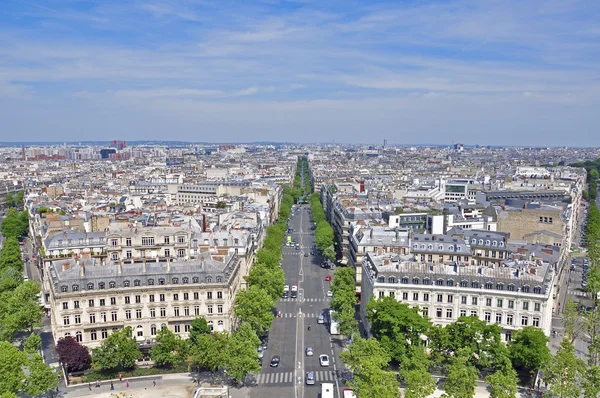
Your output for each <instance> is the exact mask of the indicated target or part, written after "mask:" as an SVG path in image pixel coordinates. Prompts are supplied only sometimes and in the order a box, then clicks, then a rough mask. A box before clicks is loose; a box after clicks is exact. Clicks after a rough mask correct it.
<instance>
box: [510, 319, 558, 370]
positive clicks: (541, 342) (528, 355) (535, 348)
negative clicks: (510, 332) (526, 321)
mask: <svg viewBox="0 0 600 398" xmlns="http://www.w3.org/2000/svg"><path fill="white" fill-rule="evenodd" d="M547 344H548V338H547V337H546V335H545V334H544V332H543V331H542V330H541V329H538V328H535V327H533V326H527V327H525V328H523V329H521V330H519V331H517V332H516V333H515V334H514V336H513V339H512V340H511V342H510V343H509V345H508V348H509V351H510V359H511V361H512V363H513V365H514V367H515V368H523V369H525V370H527V371H529V372H531V373H533V372H535V371H537V370H539V369H541V368H542V365H543V364H544V363H546V362H547V361H548V359H549V358H550V349H549V348H548V345H547Z"/></svg>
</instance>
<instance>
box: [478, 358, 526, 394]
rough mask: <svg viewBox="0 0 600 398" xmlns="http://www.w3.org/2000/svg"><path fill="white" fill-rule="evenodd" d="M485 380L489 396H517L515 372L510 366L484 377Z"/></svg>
mask: <svg viewBox="0 0 600 398" xmlns="http://www.w3.org/2000/svg"><path fill="white" fill-rule="evenodd" d="M509 364H510V363H509ZM485 381H486V382H487V383H488V384H489V385H490V397H491V398H515V397H516V396H517V383H518V378H517V372H516V371H515V370H514V369H513V368H512V367H510V368H507V369H504V370H499V371H497V372H495V373H492V374H491V375H489V376H488V377H486V378H485Z"/></svg>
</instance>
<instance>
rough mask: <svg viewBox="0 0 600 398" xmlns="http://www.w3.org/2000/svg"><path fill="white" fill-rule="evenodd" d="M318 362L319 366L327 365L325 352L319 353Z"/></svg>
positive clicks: (327, 358)
mask: <svg viewBox="0 0 600 398" xmlns="http://www.w3.org/2000/svg"><path fill="white" fill-rule="evenodd" d="M319 363H320V364H321V366H329V357H328V356H327V355H325V354H323V355H319Z"/></svg>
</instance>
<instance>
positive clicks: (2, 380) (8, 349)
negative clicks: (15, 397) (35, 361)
mask: <svg viewBox="0 0 600 398" xmlns="http://www.w3.org/2000/svg"><path fill="white" fill-rule="evenodd" d="M24 366H25V354H24V353H23V352H21V351H19V350H18V349H17V348H16V347H15V346H13V345H12V344H10V343H9V342H7V341H0V396H2V397H4V395H5V394H8V393H17V392H18V391H19V390H20V389H21V388H22V386H23V380H24V379H25V373H24V371H23V367H24Z"/></svg>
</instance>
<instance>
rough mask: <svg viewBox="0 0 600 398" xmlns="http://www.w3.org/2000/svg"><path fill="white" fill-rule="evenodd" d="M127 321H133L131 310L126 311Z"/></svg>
mask: <svg viewBox="0 0 600 398" xmlns="http://www.w3.org/2000/svg"><path fill="white" fill-rule="evenodd" d="M125 319H127V320H129V319H131V310H125Z"/></svg>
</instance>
